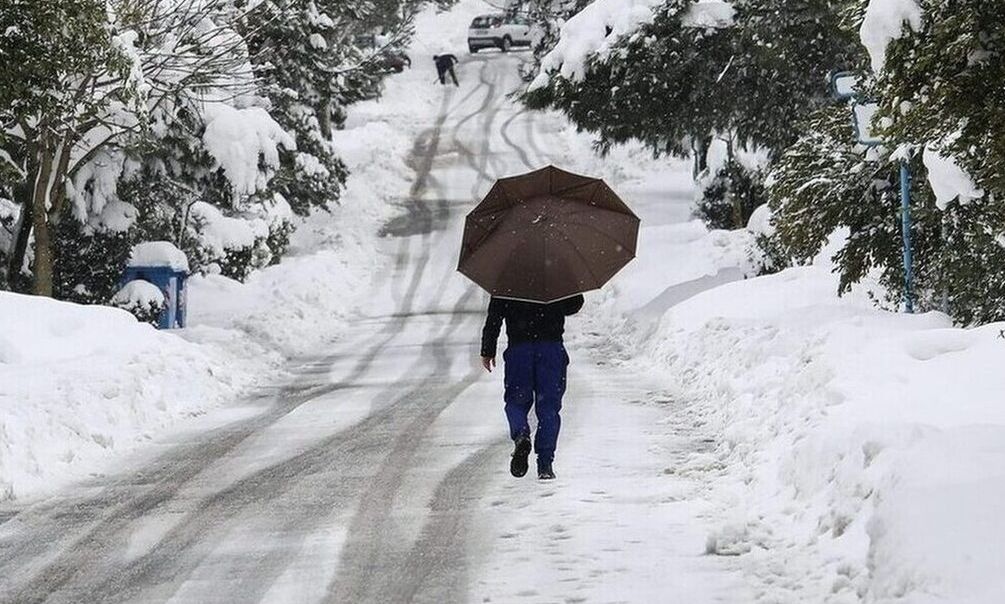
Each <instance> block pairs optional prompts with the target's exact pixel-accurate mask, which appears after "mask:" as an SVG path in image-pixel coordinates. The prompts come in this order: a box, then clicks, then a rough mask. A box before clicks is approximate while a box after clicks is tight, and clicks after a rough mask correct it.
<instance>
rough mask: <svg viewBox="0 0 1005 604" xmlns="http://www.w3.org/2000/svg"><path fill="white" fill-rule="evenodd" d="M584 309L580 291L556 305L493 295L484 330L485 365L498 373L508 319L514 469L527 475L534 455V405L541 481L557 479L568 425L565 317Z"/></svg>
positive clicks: (507, 365)
mask: <svg viewBox="0 0 1005 604" xmlns="http://www.w3.org/2000/svg"><path fill="white" fill-rule="evenodd" d="M582 307H583V296H582V295H581V294H577V295H575V296H572V297H571V298H566V299H565V300H561V301H558V302H553V303H551V304H541V303H535V302H523V301H520V300H507V299H505V298H495V297H494V298H492V300H491V301H490V302H489V312H488V318H487V319H486V320H485V328H484V329H483V330H482V351H481V354H482V365H483V366H484V367H485V369H487V370H488V371H490V372H491V371H492V368H493V367H494V366H495V362H496V341H497V340H498V338H499V330H500V327H501V326H502V323H503V322H504V321H505V323H506V337H507V338H508V340H509V346H508V347H507V348H506V352H505V353H503V361H504V363H505V378H504V383H505V388H506V389H505V394H504V395H503V400H505V402H506V419H507V420H509V433H510V438H512V439H513V442H514V443H515V445H516V446H515V448H514V451H513V457H512V459H511V460H510V466H509V469H510V473H511V474H513V476H516V477H518V478H519V477H521V476H523V475H524V474H526V473H527V467H528V465H529V464H528V462H527V458H528V457H529V456H530V450H531V441H530V424H528V423H527V416H528V415H529V414H530V409H531V407H532V406H533V407H534V411H535V413H536V415H537V435H536V437H535V439H534V449H535V450H536V451H537V476H538V478H540V479H541V480H550V479H552V478H555V471H554V469H553V468H552V461H553V460H554V458H555V447H556V445H557V444H558V431H559V429H560V428H561V427H562V418H561V416H560V415H559V411H561V409H562V397H563V396H564V395H565V383H566V367H567V366H568V365H569V355H568V353H567V352H566V351H565V346H564V345H563V343H562V333H563V332H564V330H565V317H567V316H569V315H574V314H576V313H577V312H579V309H581V308H582Z"/></svg>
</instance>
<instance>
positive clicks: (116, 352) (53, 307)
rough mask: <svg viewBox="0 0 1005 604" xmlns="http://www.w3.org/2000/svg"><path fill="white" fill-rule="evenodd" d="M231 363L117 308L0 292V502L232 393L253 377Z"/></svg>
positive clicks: (75, 473)
mask: <svg viewBox="0 0 1005 604" xmlns="http://www.w3.org/2000/svg"><path fill="white" fill-rule="evenodd" d="M151 287H152V286H151ZM154 289H156V288H154ZM158 293H159V292H158ZM229 360H230V359H229V357H228V356H227V355H226V354H224V353H223V351H222V350H220V349H219V348H217V347H215V346H199V345H196V344H192V343H190V342H186V341H185V340H183V339H181V338H180V337H178V336H177V335H173V334H171V333H167V332H158V331H157V330H155V329H154V328H152V327H151V326H149V325H146V324H141V323H138V322H137V321H136V320H135V319H134V318H133V317H132V315H130V314H129V313H127V312H125V311H122V310H118V309H114V308H106V307H101V306H79V305H75V304H68V303H63V302H56V301H54V300H50V299H45V298H38V297H33V296H21V295H17V294H11V293H6V292H0V499H11V498H24V497H30V496H32V495H35V494H37V493H39V492H42V491H49V490H52V489H55V488H56V487H58V486H60V485H61V484H64V483H66V482H68V481H70V480H75V479H76V480H79V479H80V478H81V477H82V476H86V475H87V473H88V472H93V471H98V470H100V469H101V468H103V467H104V465H105V464H106V463H107V461H108V459H109V458H110V457H111V456H113V455H121V454H123V453H124V452H126V451H129V450H132V449H134V448H136V447H137V446H139V445H140V444H142V443H144V442H146V441H147V440H148V439H149V438H150V437H151V435H152V434H156V433H158V432H161V431H163V430H165V429H167V428H169V427H172V426H175V425H176V424H178V422H180V421H181V420H183V419H185V418H188V417H191V416H192V415H195V414H200V413H203V412H205V411H207V410H209V409H211V408H213V407H216V406H219V405H220V404H222V403H224V402H226V401H230V400H232V399H233V397H234V396H235V395H236V394H237V393H239V392H241V391H242V390H244V389H246V388H248V387H249V386H251V385H252V384H253V383H254V380H255V374H254V372H252V371H246V370H245V369H244V368H242V367H235V366H232V365H230V363H229Z"/></svg>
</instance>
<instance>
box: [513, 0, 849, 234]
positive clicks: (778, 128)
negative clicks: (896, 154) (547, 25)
mask: <svg viewBox="0 0 1005 604" xmlns="http://www.w3.org/2000/svg"><path fill="white" fill-rule="evenodd" d="M843 6H844V4H843V3H842V2H836V1H833V0H807V1H805V2H799V3H792V2H785V1H782V0H736V1H735V2H733V3H725V2H707V3H701V4H695V3H693V2H691V1H690V0H667V1H666V2H664V3H663V4H662V5H661V6H659V8H658V9H657V10H655V12H654V14H653V18H652V19H651V20H649V21H647V22H643V23H641V24H639V25H638V26H637V27H633V28H629V30H628V31H626V32H622V33H621V34H620V35H619V31H620V30H619V28H621V29H623V21H624V17H623V15H621V14H620V13H618V12H617V11H614V10H613V8H612V10H611V11H609V12H608V13H606V14H605V13H604V12H603V11H602V10H597V9H594V6H591V7H588V8H587V9H586V10H583V11H582V12H581V13H580V14H579V15H578V16H577V17H576V18H575V19H576V20H583V21H591V20H592V21H595V23H594V24H593V29H594V30H597V29H598V28H601V27H602V28H606V29H605V31H604V32H603V35H602V36H600V39H601V40H602V41H600V42H598V44H600V46H601V49H600V51H599V52H596V53H594V54H592V55H590V56H587V57H575V56H568V53H563V50H564V49H563V47H562V44H561V42H560V43H559V44H558V45H557V46H556V50H555V51H553V53H552V54H553V55H556V56H557V58H555V59H553V60H549V59H550V57H546V58H545V60H544V61H542V71H543V73H542V74H539V75H538V77H537V78H536V79H535V80H534V82H532V84H531V87H530V91H529V92H528V94H527V95H526V97H525V98H526V100H527V102H528V104H529V105H531V106H532V107H555V108H558V109H561V110H562V111H564V112H565V113H566V114H567V115H569V117H570V118H571V119H572V120H573V121H574V122H575V123H576V124H577V125H578V126H579V127H580V128H582V129H585V130H587V131H590V132H594V133H596V134H597V137H598V139H597V145H598V148H599V149H600V150H601V151H605V150H606V149H608V148H609V147H610V146H611V145H613V144H618V143H621V142H624V141H628V140H638V141H641V142H643V143H644V144H646V145H647V146H649V147H650V148H651V149H652V150H653V152H654V153H656V154H672V155H685V154H691V153H693V154H694V156H695V159H696V174H700V173H702V172H704V171H705V170H706V168H707V166H706V163H705V157H706V154H707V152H708V149H709V146H710V143H711V141H712V139H713V137H720V138H724V139H726V140H727V142H728V146H729V148H730V149H734V148H741V149H742V148H747V149H763V150H766V151H767V152H768V154H769V156H773V155H777V153H779V152H780V151H781V150H782V149H784V148H785V147H786V146H787V145H789V144H791V143H792V142H793V141H794V140H795V139H796V137H797V135H798V124H800V123H801V120H802V118H805V117H806V116H807V115H809V114H810V113H811V112H812V111H814V110H815V109H817V108H818V107H820V106H821V105H822V104H823V103H824V102H825V101H826V99H827V97H828V93H829V91H828V88H827V74H828V73H829V72H830V71H832V70H834V69H837V68H847V67H849V66H851V64H854V62H855V61H856V60H857V56H859V55H860V51H858V50H857V49H856V47H855V40H854V38H853V36H852V34H851V33H850V32H848V31H847V30H846V29H843V28H841V27H840V26H839V24H840V22H841V19H842V9H843ZM570 23H571V22H570ZM580 29H584V30H585V29H588V28H587V27H583V26H579V27H576V28H571V29H570V28H566V29H565V30H563V35H574V34H575V33H577V31H578V30H580ZM576 46H577V45H573V47H576ZM578 46H579V47H582V44H579V45H578ZM577 61H584V64H583V67H582V68H578V67H577V66H576V65H575V63H576V62H577ZM570 64H572V67H571V68H570ZM731 165H733V166H734V169H733V171H732V172H731V173H730V174H727V173H726V172H722V173H718V171H719V170H718V167H715V169H716V170H717V173H715V174H710V175H708V176H707V177H705V178H704V180H705V181H707V182H715V183H717V184H719V185H721V184H722V183H724V182H737V183H741V182H746V181H748V180H749V179H750V178H756V177H757V176H756V172H749V173H744V174H742V175H741V174H740V173H739V172H740V170H741V168H740V167H739V166H738V165H737V164H735V163H731ZM755 184H756V183H755ZM754 188H755V189H756V188H757V187H756V186H755V187H754ZM750 190H751V188H750V187H748V192H749V191H750ZM723 198H724V196H723V195H719V194H718V193H716V191H714V190H713V191H710V197H708V198H707V199H705V200H704V206H703V207H708V208H710V209H711V210H712V213H713V214H716V215H718V214H719V213H721V212H720V211H719V209H716V208H713V207H712V206H714V205H715V201H716V199H723ZM734 199H735V196H734ZM724 211H726V212H729V209H728V208H725V209H724ZM736 216H737V218H738V219H739V218H741V215H740V214H736ZM713 221H714V220H713ZM732 226H734V227H737V226H743V225H742V224H734V225H732Z"/></svg>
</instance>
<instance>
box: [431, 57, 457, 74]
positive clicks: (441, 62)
mask: <svg viewBox="0 0 1005 604" xmlns="http://www.w3.org/2000/svg"><path fill="white" fill-rule="evenodd" d="M433 62H435V63H436V71H437V72H439V73H445V72H447V71H449V70H450V68H451V67H453V66H454V63H459V61H458V60H457V57H456V56H454V55H435V56H433Z"/></svg>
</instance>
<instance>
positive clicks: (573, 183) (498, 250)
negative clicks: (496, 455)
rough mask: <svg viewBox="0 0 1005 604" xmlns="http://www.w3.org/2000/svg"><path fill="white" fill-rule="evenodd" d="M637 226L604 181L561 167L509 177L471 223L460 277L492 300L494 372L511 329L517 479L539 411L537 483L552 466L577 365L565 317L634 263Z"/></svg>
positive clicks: (486, 362) (510, 406) (489, 326)
mask: <svg viewBox="0 0 1005 604" xmlns="http://www.w3.org/2000/svg"><path fill="white" fill-rule="evenodd" d="M638 232H639V219H638V217H637V216H636V215H635V214H634V213H632V211H631V210H630V209H629V208H628V206H626V205H625V204H624V202H623V201H621V199H620V198H619V197H618V196H617V194H616V193H614V191H612V190H611V188H610V187H608V186H607V184H606V183H604V181H602V180H600V179H597V178H589V177H586V176H580V175H578V174H573V173H571V172H566V171H565V170H560V169H558V168H556V167H554V166H548V167H546V168H543V169H541V170H535V171H534V172H530V173H527V174H523V175H520V176H513V177H509V178H502V179H500V180H498V181H497V182H496V183H495V185H494V186H493V187H492V189H491V190H489V192H488V194H486V196H485V199H483V200H482V202H481V203H479V204H478V207H476V208H475V209H474V210H472V211H471V213H470V214H468V216H467V219H466V221H465V224H464V240H463V242H462V244H461V257H460V262H459V264H458V270H459V271H461V273H463V274H464V275H465V276H467V277H468V278H469V279H471V280H472V281H474V282H475V283H477V284H478V285H480V286H481V287H482V288H484V289H485V290H486V291H488V292H489V294H491V295H492V299H491V301H490V302H489V311H488V318H487V320H486V321H485V328H484V329H483V331H482V345H481V362H482V365H483V366H484V367H485V369H487V370H488V371H492V368H493V367H494V366H495V362H496V342H497V340H498V338H499V332H500V329H501V327H502V324H503V323H506V335H507V338H508V339H509V346H508V348H507V349H506V351H505V352H504V353H503V361H504V362H505V377H504V382H505V393H504V396H503V398H504V401H505V410H506V418H507V420H508V421H509V428H510V437H512V439H513V442H514V450H513V457H512V459H511V460H510V472H511V473H512V474H513V475H514V476H517V477H520V476H524V475H525V474H526V473H527V469H528V465H529V464H528V461H527V458H528V457H529V456H530V452H531V446H532V443H531V438H530V425H529V424H528V421H527V420H528V416H529V414H530V410H531V408H532V407H533V408H534V409H535V414H536V415H537V433H536V436H535V439H534V443H533V448H534V449H535V450H536V451H537V469H538V478H541V479H542V480H548V479H552V478H555V471H554V468H553V461H554V456H555V449H556V445H557V443H558V432H559V428H560V427H561V417H560V414H559V412H560V411H561V408H562V397H563V395H564V394H565V388H566V368H567V366H568V364H569V356H568V354H567V353H566V351H565V346H564V345H563V343H562V335H563V332H564V330H565V318H566V317H567V316H570V315H573V314H575V313H577V312H579V310H580V308H582V306H583V296H582V293H583V292H587V291H591V290H594V289H598V288H600V287H601V286H603V285H604V284H605V283H606V282H607V281H609V280H610V279H611V277H613V276H614V274H615V273H617V272H618V271H619V270H621V268H622V267H624V266H625V265H626V264H627V263H628V262H629V261H631V259H632V258H634V257H635V247H636V240H637V238H638Z"/></svg>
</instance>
